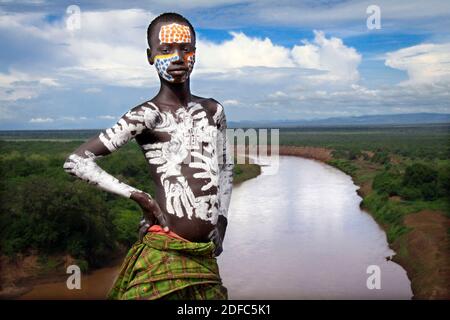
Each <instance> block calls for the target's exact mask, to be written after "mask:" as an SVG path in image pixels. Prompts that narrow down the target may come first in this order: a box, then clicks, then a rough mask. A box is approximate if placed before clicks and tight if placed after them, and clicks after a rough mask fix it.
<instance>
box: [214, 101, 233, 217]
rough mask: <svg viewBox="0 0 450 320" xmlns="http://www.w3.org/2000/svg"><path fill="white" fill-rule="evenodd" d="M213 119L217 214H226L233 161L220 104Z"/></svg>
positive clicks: (231, 182)
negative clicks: (217, 177)
mask: <svg viewBox="0 0 450 320" xmlns="http://www.w3.org/2000/svg"><path fill="white" fill-rule="evenodd" d="M214 120H215V121H216V123H217V125H218V130H219V132H218V135H217V150H218V153H217V156H218V163H219V186H218V188H219V192H218V195H219V215H222V216H224V217H225V218H226V217H227V216H228V208H229V206H230V200H231V193H232V190H233V168H234V162H233V161H232V157H231V150H230V146H229V144H228V139H227V133H226V129H227V120H226V117H225V112H224V109H223V106H222V105H221V104H217V111H216V113H215V115H214Z"/></svg>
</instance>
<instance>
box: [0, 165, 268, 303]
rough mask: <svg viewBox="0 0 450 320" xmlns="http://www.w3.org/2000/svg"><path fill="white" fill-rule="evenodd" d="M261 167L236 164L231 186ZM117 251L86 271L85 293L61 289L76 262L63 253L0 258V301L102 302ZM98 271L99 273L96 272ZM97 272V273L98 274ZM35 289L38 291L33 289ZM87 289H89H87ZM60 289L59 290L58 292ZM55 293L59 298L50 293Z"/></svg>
mask: <svg viewBox="0 0 450 320" xmlns="http://www.w3.org/2000/svg"><path fill="white" fill-rule="evenodd" d="M259 174H261V167H260V166H259V165H257V164H240V165H237V166H236V167H235V172H234V181H233V185H238V184H241V183H242V182H244V181H247V180H249V179H252V178H255V177H257V176H258V175H259ZM119 247H120V250H119V252H117V254H116V255H115V256H114V257H111V260H110V261H107V262H105V264H103V265H102V266H101V267H100V268H95V269H92V270H88V271H87V272H86V279H85V280H86V281H85V280H83V283H86V288H87V290H73V291H69V290H63V289H64V288H65V281H66V279H67V277H68V275H67V274H66V269H67V267H68V266H69V265H72V264H77V265H79V264H80V263H78V262H77V260H76V259H74V258H73V257H71V256H70V255H69V254H67V253H62V254H54V255H51V256H42V255H40V254H39V253H38V252H37V251H30V252H29V253H28V254H17V255H16V256H15V257H13V258H12V257H8V256H6V255H1V256H0V299H17V298H24V299H38V298H41V299H58V298H59V299H102V295H103V294H104V293H105V292H107V290H108V288H106V286H107V283H109V282H112V281H113V279H114V277H115V274H116V272H117V270H118V266H119V265H120V262H121V261H122V260H123V258H124V256H125V254H126V252H127V248H125V247H123V246H119ZM99 269H101V270H99ZM99 272H100V274H99ZM99 277H100V278H104V279H105V281H103V282H102V283H105V284H106V286H102V287H100V288H97V287H95V286H94V285H92V286H89V279H90V278H99ZM36 286H39V288H41V289H40V290H38V291H34V290H33V288H34V287H36ZM90 287H91V288H90ZM61 288H62V289H61ZM52 290H55V292H57V293H58V294H62V295H61V296H58V295H57V296H55V295H54V294H52Z"/></svg>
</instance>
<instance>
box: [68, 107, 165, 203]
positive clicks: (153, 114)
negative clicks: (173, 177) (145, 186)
mask: <svg viewBox="0 0 450 320" xmlns="http://www.w3.org/2000/svg"><path fill="white" fill-rule="evenodd" d="M157 120H158V111H157V110H156V109H155V108H154V107H147V106H140V107H137V108H134V109H132V110H130V111H128V112H127V113H126V114H125V115H123V116H122V117H121V118H120V119H119V121H118V122H117V123H116V124H115V125H114V126H113V127H111V128H109V129H107V130H106V131H105V132H102V133H100V135H99V137H98V138H99V140H98V141H99V143H103V144H104V145H105V147H106V148H107V149H108V150H109V151H110V152H113V151H115V150H117V149H118V148H120V147H121V146H123V145H125V144H126V143H127V142H129V141H130V140H131V139H133V138H134V137H135V136H136V135H138V134H140V133H142V131H143V130H144V129H146V128H148V129H153V128H154V127H155V126H156V122H157ZM100 157H102V155H95V154H94V153H93V152H92V151H90V150H84V154H83V155H79V154H75V153H73V154H71V155H70V156H69V157H68V158H67V160H66V162H65V163H64V170H65V171H66V172H67V173H69V174H72V175H74V176H76V177H78V178H80V179H82V180H84V181H86V182H88V183H89V184H93V185H95V186H97V187H98V188H100V189H102V190H105V191H108V192H111V193H114V194H117V195H120V196H123V197H126V198H130V196H131V193H132V192H134V191H137V192H142V191H141V190H138V189H136V188H133V187H131V186H129V185H127V184H126V183H123V182H120V181H119V180H118V179H117V178H115V177H113V176H112V175H111V174H109V173H108V172H106V171H105V170H103V169H102V168H101V167H100V166H98V165H97V163H96V159H98V158H100ZM147 195H148V194H147ZM149 196H150V195H149Z"/></svg>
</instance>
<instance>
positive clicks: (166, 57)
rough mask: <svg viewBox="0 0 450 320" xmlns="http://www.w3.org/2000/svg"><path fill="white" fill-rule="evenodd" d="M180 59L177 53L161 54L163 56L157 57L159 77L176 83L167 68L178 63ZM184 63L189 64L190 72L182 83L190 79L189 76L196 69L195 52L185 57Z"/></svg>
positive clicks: (156, 64) (156, 65)
mask: <svg viewBox="0 0 450 320" xmlns="http://www.w3.org/2000/svg"><path fill="white" fill-rule="evenodd" d="M178 59H180V58H179V56H178V55H177V54H176V53H172V54H161V55H157V56H155V67H156V70H157V71H158V73H159V75H160V76H161V77H162V78H163V79H166V80H167V81H169V82H173V81H174V78H173V77H172V76H171V75H170V74H169V73H167V68H168V67H169V65H170V63H171V62H173V61H177V60H178ZM184 61H185V63H186V64H187V66H188V68H189V70H188V71H187V72H186V73H185V75H184V76H183V79H182V81H185V80H186V79H187V78H188V77H189V75H190V74H191V72H192V69H193V68H194V63H195V53H194V52H189V53H186V54H185V55H184Z"/></svg>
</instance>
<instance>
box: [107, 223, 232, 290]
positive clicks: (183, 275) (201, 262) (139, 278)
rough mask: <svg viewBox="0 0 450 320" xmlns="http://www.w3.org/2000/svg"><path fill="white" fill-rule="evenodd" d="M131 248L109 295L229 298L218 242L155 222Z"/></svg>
mask: <svg viewBox="0 0 450 320" xmlns="http://www.w3.org/2000/svg"><path fill="white" fill-rule="evenodd" d="M148 231H149V232H148V233H147V234H146V235H145V237H144V239H143V240H142V241H137V242H136V243H135V244H134V245H133V246H132V248H131V249H130V250H129V251H128V253H127V256H126V257H125V260H124V262H123V264H122V266H121V268H120V271H119V274H118V276H117V278H116V280H115V282H114V285H113V287H112V288H111V290H110V292H109V294H108V299H159V298H164V299H227V298H228V294H227V289H226V288H225V287H224V286H223V285H222V280H221V278H220V275H219V267H218V265H217V259H216V258H215V257H214V255H213V253H214V249H215V247H214V243H213V242H212V241H210V242H191V241H189V240H186V239H184V238H182V237H181V236H179V235H177V234H176V233H174V232H172V231H169V232H165V231H164V230H163V229H162V228H161V226H159V225H153V226H152V227H150V228H149V230H148Z"/></svg>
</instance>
